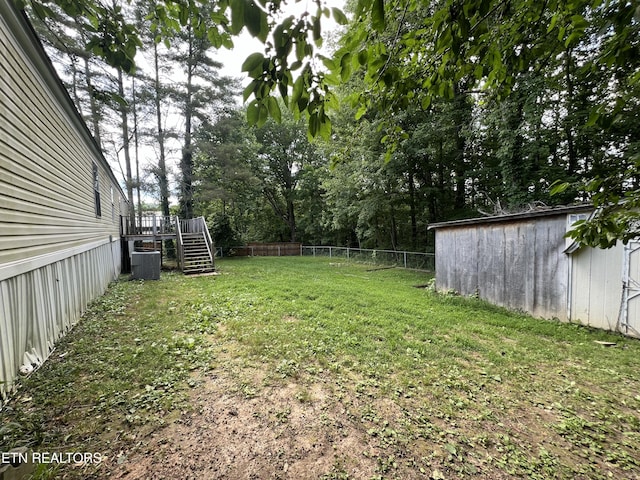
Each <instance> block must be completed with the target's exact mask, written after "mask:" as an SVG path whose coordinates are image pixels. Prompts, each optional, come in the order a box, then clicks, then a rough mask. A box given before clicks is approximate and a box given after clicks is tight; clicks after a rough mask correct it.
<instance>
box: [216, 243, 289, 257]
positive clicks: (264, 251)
mask: <svg viewBox="0 0 640 480" xmlns="http://www.w3.org/2000/svg"><path fill="white" fill-rule="evenodd" d="M230 250H231V255H233V256H236V257H294V256H300V255H302V244H301V243H297V242H279V243H248V244H247V245H244V246H241V247H233V248H231V249H230ZM221 251H222V249H219V253H221Z"/></svg>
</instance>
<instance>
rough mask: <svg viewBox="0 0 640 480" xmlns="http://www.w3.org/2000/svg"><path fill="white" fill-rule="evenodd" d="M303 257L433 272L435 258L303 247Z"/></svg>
mask: <svg viewBox="0 0 640 480" xmlns="http://www.w3.org/2000/svg"><path fill="white" fill-rule="evenodd" d="M302 255H304V256H314V257H318V256H324V257H329V258H337V259H346V260H352V261H354V262H361V263H371V264H372V265H382V266H389V267H403V268H412V269H415V270H428V271H434V270H435V268H436V256H435V254H433V253H421V252H406V251H397V250H377V249H366V248H350V247H327V246H303V247H302Z"/></svg>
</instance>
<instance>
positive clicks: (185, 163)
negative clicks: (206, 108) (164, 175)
mask: <svg viewBox="0 0 640 480" xmlns="http://www.w3.org/2000/svg"><path fill="white" fill-rule="evenodd" d="M187 28H188V29H189V58H188V60H187V98H186V100H185V113H184V123H185V126H184V146H183V148H182V158H181V159H180V170H181V172H182V184H181V188H180V190H181V196H182V205H181V211H182V216H183V218H193V151H192V147H191V119H192V115H193V111H192V110H193V32H192V29H191V27H190V26H187Z"/></svg>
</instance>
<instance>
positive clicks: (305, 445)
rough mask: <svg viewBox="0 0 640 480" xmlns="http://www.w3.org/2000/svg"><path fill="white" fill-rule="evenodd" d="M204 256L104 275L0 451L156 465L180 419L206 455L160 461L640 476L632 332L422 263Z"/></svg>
mask: <svg viewBox="0 0 640 480" xmlns="http://www.w3.org/2000/svg"><path fill="white" fill-rule="evenodd" d="M217 266H218V269H219V272H220V275H218V276H205V277H196V278H192V277H184V276H182V275H181V274H178V273H176V274H171V273H163V276H162V279H161V280H160V281H158V282H151V281H150V282H129V281H121V282H118V283H116V284H114V285H113V286H112V287H111V288H110V290H109V291H108V293H107V294H106V295H105V296H104V297H103V298H102V299H101V300H99V301H98V302H96V303H95V304H93V305H92V306H91V308H90V311H89V312H88V313H87V314H86V315H85V317H84V319H83V320H82V322H81V323H80V324H79V325H78V326H77V327H76V328H75V329H74V330H73V331H72V332H71V333H70V334H69V335H68V336H67V337H66V338H65V339H64V340H63V341H62V342H60V344H59V345H58V346H57V348H56V350H55V351H54V352H53V354H52V356H51V358H50V360H49V361H48V362H47V363H46V364H45V365H44V366H43V367H42V368H40V369H39V370H38V371H36V372H35V373H34V374H32V375H31V376H30V377H28V378H25V379H23V382H22V385H21V386H20V389H19V391H18V392H17V394H16V396H15V397H14V399H13V401H12V402H11V403H10V404H9V405H7V407H6V408H4V409H3V411H2V412H0V452H3V451H7V450H8V449H9V448H14V447H19V446H27V447H29V448H32V449H33V450H34V451H41V452H42V451H46V452H100V454H101V455H102V457H103V461H102V463H100V464H99V465H96V464H86V465H69V464H51V465H40V466H38V468H37V469H36V472H35V476H36V478H105V477H107V476H115V477H116V478H145V476H146V477H147V478H151V475H149V472H156V473H157V472H159V471H161V470H159V469H162V468H166V461H167V459H168V458H171V455H172V453H173V454H176V455H177V453H176V449H179V448H183V449H184V448H187V447H184V445H186V444H187V443H186V442H187V439H190V440H188V441H191V440H193V439H198V440H197V442H196V441H195V440H194V441H193V445H192V446H191V447H189V448H191V449H192V450H191V451H195V449H196V443H197V444H198V446H197V448H202V449H203V450H202V451H203V452H206V451H207V450H206V448H208V449H209V450H208V451H210V452H214V451H215V452H217V453H216V454H215V455H211V456H210V458H209V459H208V461H209V462H216V461H217V462H218V465H217V466H216V468H217V470H210V471H209V473H208V474H206V475H205V474H202V476H200V477H199V476H198V475H196V476H191V477H188V476H187V475H186V474H185V473H184V472H182V471H181V470H179V469H180V468H181V466H180V465H179V463H180V462H179V461H177V462H176V463H175V464H174V465H173V468H174V470H173V472H174V473H175V475H174V476H173V478H216V477H219V478H323V479H330V478H400V479H405V478H432V479H439V478H440V479H444V478H447V479H449V478H486V479H495V478H517V477H520V478H540V479H547V478H566V479H574V478H640V458H639V457H638V453H637V452H638V451H640V374H639V371H638V366H639V362H638V360H639V359H640V342H639V341H638V340H634V339H630V338H626V337H623V336H620V335H615V334H610V333H606V332H602V331H596V330H592V329H588V328H584V327H580V326H576V325H571V324H561V323H557V322H552V321H542V320H536V319H532V318H531V317H528V316H526V315H520V314H515V313H511V312H507V311H505V310H503V309H500V308H496V307H493V306H489V305H487V304H485V303H483V302H480V301H478V300H475V299H470V298H461V297H456V296H451V295H437V294H434V293H433V292H431V291H430V290H429V289H428V288H415V287H416V286H424V285H426V284H428V283H429V280H430V277H429V276H428V275H427V274H425V273H420V272H414V271H405V270H401V269H376V268H375V267H371V266H367V265H360V264H349V263H346V262H345V261H344V260H336V259H334V260H330V259H315V258H307V257H305V258H255V259H235V260H234V259H231V260H222V261H220V262H219V263H218V265H217ZM596 341H606V342H614V343H615V345H614V346H609V347H606V346H603V345H602V344H599V343H596ZM220 412H224V415H222V414H220ZM214 413H215V415H214ZM207 415H208V416H207ZM245 415H246V416H245ZM221 419H223V420H221ZM216 422H217V423H216ZM234 422H235V423H234ZM214 426H215V428H213V427H214ZM243 428H244V430H243ZM194 429H195V430H197V431H194ZM225 429H228V430H229V431H228V432H227V430H225ZM205 430H206V431H209V430H211V432H212V433H211V435H210V436H206V435H205V433H203V432H205ZM198 432H199V433H198ZM225 432H227V433H225ZM214 433H215V435H214ZM225 435H226V436H225ZM242 435H244V437H243V436H242ZM223 437H224V438H223ZM207 442H210V444H209V445H207ZM234 442H237V443H234ZM251 442H255V443H251ZM260 442H264V445H267V446H268V448H272V450H270V451H269V452H268V454H266V453H265V454H264V455H261V456H260V458H256V457H255V455H254V456H252V455H251V452H250V451H249V450H252V451H254V452H255V450H256V449H258V448H263V449H266V448H267V447H264V445H263V446H261V443H260ZM181 445H182V447H180V446H181ZM189 445H191V444H189ZM247 445H253V446H251V448H249V447H247ZM172 449H173V450H172ZM234 449H237V452H243V451H245V453H246V455H245V458H244V461H245V464H244V467H242V466H238V467H237V468H238V469H239V470H235V472H236V473H235V474H234V470H230V468H231V467H230V466H229V465H227V464H228V463H229V461H227V460H225V457H224V456H223V453H224V452H229V451H234ZM243 449H244V450H243ZM181 452H182V453H180V452H178V453H180V454H181V455H183V456H184V450H182V451H181ZM263 453H264V452H263ZM238 455H240V453H238ZM214 457H215V458H214ZM188 461H189V462H192V463H194V462H197V461H198V460H197V459H196V458H195V455H191V456H190V458H189V459H188ZM235 461H236V462H237V461H238V459H236V460H235ZM145 462H147V463H146V464H147V465H148V468H147V470H146V473H145V474H139V476H138V477H136V472H135V468H134V467H135V466H136V465H143V464H145ZM185 462H187V459H185ZM305 462H306V463H305ZM149 465H150V466H149ZM154 465H155V466H154ZM163 465H164V466H163ZM194 465H195V463H194ZM238 465H240V464H238ZM255 465H260V470H258V473H257V474H256V475H254V476H253V477H252V476H250V475H244V474H242V472H243V471H244V472H247V471H249V469H250V468H254V467H255ZM200 467H201V468H204V467H203V466H202V465H201V466H200ZM194 468H195V467H194ZM207 468H213V467H211V466H210V465H209V466H208V467H207ZM241 468H244V470H240V469H241ZM296 468H297V470H296ZM225 469H226V470H225ZM192 470H193V469H192ZM169 471H170V470H167V472H169ZM194 471H198V470H194ZM199 471H204V470H199ZM167 472H165V475H166V476H165V477H164V478H172V476H171V474H170V473H167ZM211 472H218V474H214V473H211ZM260 472H262V473H260ZM223 473H224V474H223ZM161 477H162V475H160V474H159V475H158V478H161Z"/></svg>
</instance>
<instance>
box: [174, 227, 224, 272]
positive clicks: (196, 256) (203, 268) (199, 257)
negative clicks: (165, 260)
mask: <svg viewBox="0 0 640 480" xmlns="http://www.w3.org/2000/svg"><path fill="white" fill-rule="evenodd" d="M179 224H180V229H179V231H178V246H179V251H180V263H181V268H182V271H183V272H184V274H185V275H194V274H203V273H212V272H215V264H214V260H213V256H214V254H213V243H212V241H211V237H210V236H209V230H208V229H207V225H206V223H205V221H204V218H203V217H199V218H194V219H190V220H179Z"/></svg>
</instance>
